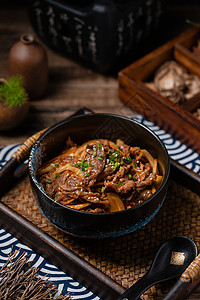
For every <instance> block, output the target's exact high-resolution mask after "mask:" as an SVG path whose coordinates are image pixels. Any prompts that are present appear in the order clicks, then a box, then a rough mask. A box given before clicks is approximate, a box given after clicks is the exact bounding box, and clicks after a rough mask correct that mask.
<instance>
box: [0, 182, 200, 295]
mask: <svg viewBox="0 0 200 300" xmlns="http://www.w3.org/2000/svg"><path fill="white" fill-rule="evenodd" d="M1 184H2V182H1ZM169 186H170V189H169V193H168V195H167V199H166V201H165V204H164V205H163V207H162V209H161V210H160V212H159V214H157V216H156V217H155V218H154V219H153V220H152V221H151V222H150V223H149V224H147V225H146V226H144V227H143V228H142V229H141V230H139V231H136V232H133V233H132V234H129V235H126V236H124V237H120V238H117V239H106V240H104V241H98V240H94V241H91V240H79V239H75V238H73V237H71V236H68V235H67V234H65V233H63V232H62V231H61V230H59V229H58V228H56V227H55V226H53V225H52V224H50V222H49V221H48V220H47V219H46V218H45V217H44V216H43V215H42V213H41V212H40V210H39V209H38V207H37V206H36V204H35V203H34V201H33V197H32V193H31V187H30V182H29V178H28V177H27V176H26V177H25V178H22V179H21V181H20V182H18V184H16V185H15V186H14V187H13V188H11V187H10V191H9V192H8V193H6V194H5V195H4V196H3V197H2V199H1V201H2V202H0V226H1V227H2V228H4V229H5V230H7V231H8V232H10V233H11V234H12V235H14V236H15V237H16V238H18V239H19V240H20V241H22V242H23V243H24V244H26V245H28V246H29V247H31V248H32V249H33V250H34V251H36V252H37V253H38V254H40V255H42V256H43V257H44V258H45V259H47V260H48V261H49V262H51V263H52V264H54V265H55V266H57V267H58V268H59V269H61V270H62V271H64V272H66V273H67V274H69V275H70V276H71V277H73V278H74V279H75V280H77V281H78V282H79V283H81V284H83V285H84V286H85V287H87V288H88V289H90V290H91V291H92V292H93V293H95V294H96V295H97V296H99V297H101V299H105V300H107V299H108V300H111V299H113V300H116V299H117V297H118V296H119V295H121V294H122V293H123V292H124V291H125V288H128V287H130V286H131V285H132V284H134V283H135V282H136V281H137V280H138V279H139V278H140V277H141V276H143V275H144V274H145V273H146V272H147V270H148V269H149V266H150V263H151V261H152V258H153V256H154V254H155V252H156V250H157V248H158V247H159V246H160V244H161V243H162V242H163V241H164V240H166V239H167V238H169V237H172V236H174V235H186V236H188V237H190V238H192V239H193V240H194V241H195V242H196V243H197V246H198V248H199V247H200V240H199V234H198V230H199V226H200V220H199V213H198V211H199V210H198V208H199V203H200V202H199V197H197V196H196V195H195V194H194V193H192V192H190V191H188V190H187V189H186V188H184V187H181V186H179V185H177V184H176V183H175V182H173V181H170V183H169ZM186 199H189V200H187V201H186ZM191 208H192V210H193V213H192V214H191ZM185 214H186V215H188V216H191V220H190V219H189V218H188V217H187V218H185ZM191 222H192V223H191ZM189 224H191V226H189ZM199 249H200V248H199ZM197 274H198V273H197ZM199 280H200V277H199V276H197V278H196V279H195V281H193V282H192V283H190V282H189V288H188V285H187V286H186V287H185V286H184V289H181V290H177V291H176V293H175V294H176V299H179V300H180V299H181V300H182V299H183V297H182V293H183V292H184V296H185V297H186V296H188V295H189V293H190V292H191V290H193V288H195V287H196V285H197V284H198V283H199ZM173 283H174V282H170V283H169V282H168V283H166V285H163V286H158V287H156V288H155V287H152V288H151V289H150V290H149V291H147V292H146V293H145V295H144V298H142V299H145V300H146V299H162V297H163V294H164V295H166V293H167V292H168V291H169V289H170V287H171V286H172V285H173ZM152 295H153V298H152Z"/></svg>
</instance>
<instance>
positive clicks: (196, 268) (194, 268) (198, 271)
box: [181, 254, 200, 282]
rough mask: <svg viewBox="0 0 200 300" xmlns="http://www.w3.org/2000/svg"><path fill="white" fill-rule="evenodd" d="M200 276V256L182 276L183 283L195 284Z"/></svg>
mask: <svg viewBox="0 0 200 300" xmlns="http://www.w3.org/2000/svg"><path fill="white" fill-rule="evenodd" d="M199 276H200V254H199V255H198V256H197V257H196V259H195V260H194V261H193V262H192V263H191V265H190V266H189V267H188V268H187V269H186V270H185V272H184V274H183V275H182V276H181V281H183V282H193V281H195V279H197V278H198V277H199Z"/></svg>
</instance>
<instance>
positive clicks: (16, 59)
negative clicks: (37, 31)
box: [9, 34, 48, 100]
mask: <svg viewBox="0 0 200 300" xmlns="http://www.w3.org/2000/svg"><path fill="white" fill-rule="evenodd" d="M9 72H10V75H17V74H20V75H22V76H23V77H24V86H25V89H26V91H27V92H28V94H29V98H30V99H32V100H37V99H39V98H40V97H41V96H43V95H44V93H45V90H46V88H47V83H48V59H47V53H46V50H45V48H44V47H43V46H42V45H41V44H40V43H39V42H38V41H36V40H35V37H34V36H33V35H32V34H23V35H21V37H20V40H19V41H18V42H17V43H15V44H14V45H13V46H12V47H11V49H10V52H9Z"/></svg>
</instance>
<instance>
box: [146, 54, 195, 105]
mask: <svg viewBox="0 0 200 300" xmlns="http://www.w3.org/2000/svg"><path fill="white" fill-rule="evenodd" d="M147 86H148V87H149V88H151V89H153V90H155V91H157V92H158V93H159V94H160V95H161V96H163V97H165V98H167V99H169V100H170V101H171V102H173V103H175V104H182V103H183V102H185V101H186V100H188V99H190V98H192V97H193V96H194V95H196V94H197V93H199V92H200V79H199V77H198V76H196V75H192V74H189V73H188V71H187V70H186V69H185V68H184V67H183V66H182V65H180V64H178V63H177V62H176V61H173V60H170V61H167V62H165V63H164V64H163V65H161V67H160V68H159V69H158V70H157V71H156V73H155V76H154V81H153V82H148V83H147Z"/></svg>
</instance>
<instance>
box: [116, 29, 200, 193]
mask: <svg viewBox="0 0 200 300" xmlns="http://www.w3.org/2000/svg"><path fill="white" fill-rule="evenodd" d="M198 38H200V29H198V28H192V29H191V30H189V31H187V32H185V33H183V34H181V35H180V36H178V37H177V38H175V39H174V40H172V41H170V42H168V43H166V44H164V45H163V46H161V47H159V48H158V49H156V50H154V51H153V52H151V53H149V54H147V55H146V56H144V57H143V58H141V59H139V60H137V61H136V62H134V63H133V64H131V65H130V66H128V67H126V68H125V69H123V70H122V71H120V72H119V76H118V80H119V96H120V99H121V100H122V101H123V102H124V103H125V104H126V105H128V106H130V107H132V108H134V111H137V112H139V113H141V114H142V115H143V116H144V117H145V119H147V120H149V121H152V122H154V124H156V125H158V126H159V127H160V128H162V129H164V130H165V131H166V132H168V133H170V134H171V135H172V136H173V137H174V138H175V139H178V140H180V141H181V143H183V144H186V145H187V146H188V147H191V148H192V149H193V150H194V151H196V152H197V153H198V154H200V121H199V120H198V119H197V118H195V117H194V116H193V114H192V112H193V111H194V110H195V109H197V108H198V107H199V108H200V94H198V95H197V96H195V97H194V98H193V99H192V100H188V101H187V103H186V105H182V107H181V106H178V105H176V104H173V103H172V102H171V101H169V100H168V99H166V98H164V97H162V96H161V95H159V94H158V93H157V92H155V91H153V90H152V89H150V88H149V87H147V85H146V84H145V82H147V81H149V79H150V78H153V74H154V72H155V71H156V70H157V69H158V67H160V65H161V64H163V63H164V62H166V61H168V60H175V61H177V62H178V63H180V64H182V65H183V66H184V67H186V68H187V69H188V71H189V72H191V73H193V74H196V75H198V76H200V59H199V58H198V57H196V56H195V55H194V54H193V53H192V48H193V47H194V46H195V45H197V41H198ZM171 163H172V168H173V171H175V172H172V176H173V177H174V178H176V180H179V179H180V181H179V182H180V183H182V184H184V185H185V186H187V188H190V189H192V190H193V191H194V192H196V193H198V194H199V193H200V189H199V186H200V176H199V175H198V174H196V173H194V172H193V171H190V170H189V169H187V168H184V167H183V166H182V165H180V164H179V163H177V162H176V161H173V160H172V161H171ZM182 175H184V176H182Z"/></svg>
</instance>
